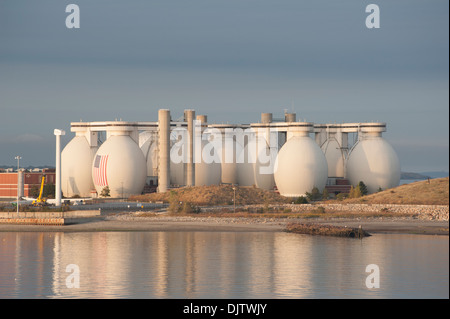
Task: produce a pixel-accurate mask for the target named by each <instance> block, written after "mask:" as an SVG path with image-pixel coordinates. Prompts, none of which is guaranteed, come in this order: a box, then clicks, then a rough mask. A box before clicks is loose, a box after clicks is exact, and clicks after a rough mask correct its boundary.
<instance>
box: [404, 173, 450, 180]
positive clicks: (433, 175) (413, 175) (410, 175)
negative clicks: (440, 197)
mask: <svg viewBox="0 0 450 319" xmlns="http://www.w3.org/2000/svg"><path fill="white" fill-rule="evenodd" d="M448 176H449V174H448V172H444V171H442V172H421V173H412V172H401V175H400V179H419V180H420V179H428V178H443V177H448Z"/></svg>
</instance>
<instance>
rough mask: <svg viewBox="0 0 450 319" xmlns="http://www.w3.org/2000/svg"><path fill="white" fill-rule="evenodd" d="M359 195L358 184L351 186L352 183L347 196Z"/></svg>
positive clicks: (354, 196)
mask: <svg viewBox="0 0 450 319" xmlns="http://www.w3.org/2000/svg"><path fill="white" fill-rule="evenodd" d="M358 197H361V190H360V189H359V187H358V186H356V187H353V185H352V186H351V188H350V193H349V194H348V198H358Z"/></svg>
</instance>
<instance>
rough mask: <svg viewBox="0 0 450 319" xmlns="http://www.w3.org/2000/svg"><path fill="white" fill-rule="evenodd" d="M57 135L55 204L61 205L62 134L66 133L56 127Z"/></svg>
mask: <svg viewBox="0 0 450 319" xmlns="http://www.w3.org/2000/svg"><path fill="white" fill-rule="evenodd" d="M53 133H54V134H55V136H56V176H55V177H56V181H55V206H56V207H58V206H61V135H66V132H65V131H63V130H58V129H55V130H54V132H53Z"/></svg>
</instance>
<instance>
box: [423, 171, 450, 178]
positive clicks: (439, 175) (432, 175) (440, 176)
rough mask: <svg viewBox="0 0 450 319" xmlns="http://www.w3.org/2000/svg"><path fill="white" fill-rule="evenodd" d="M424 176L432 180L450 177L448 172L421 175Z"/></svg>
mask: <svg viewBox="0 0 450 319" xmlns="http://www.w3.org/2000/svg"><path fill="white" fill-rule="evenodd" d="M420 174H422V175H426V176H430V178H442V177H448V176H449V174H448V172H444V171H440V172H423V173H420Z"/></svg>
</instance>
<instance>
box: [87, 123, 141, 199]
mask: <svg viewBox="0 0 450 319" xmlns="http://www.w3.org/2000/svg"><path fill="white" fill-rule="evenodd" d="M126 125H127V124H126V123H121V125H120V126H119V125H117V123H115V124H114V125H112V126H111V127H108V133H109V137H108V139H107V140H106V141H105V142H104V143H103V144H102V146H100V148H99V149H98V151H97V153H96V154H95V158H94V161H93V163H92V178H93V182H94V185H95V189H96V190H97V194H98V195H100V194H101V192H102V190H103V189H104V188H105V187H106V186H108V187H109V189H110V196H111V197H127V196H130V195H138V194H141V193H142V190H143V188H144V186H145V181H146V178H147V164H146V161H145V157H144V155H143V153H142V151H141V149H140V148H139V145H138V144H137V143H136V141H135V140H133V139H132V138H131V136H130V133H131V132H132V131H133V128H131V127H127V126H126Z"/></svg>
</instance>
